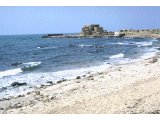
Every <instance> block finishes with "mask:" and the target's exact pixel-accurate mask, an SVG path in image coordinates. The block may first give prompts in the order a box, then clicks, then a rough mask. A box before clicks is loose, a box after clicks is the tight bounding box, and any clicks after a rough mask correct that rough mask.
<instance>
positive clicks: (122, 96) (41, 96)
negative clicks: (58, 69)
mask: <svg viewBox="0 0 160 120" xmlns="http://www.w3.org/2000/svg"><path fill="white" fill-rule="evenodd" d="M159 71H160V59H159V56H158V55H157V56H156V57H154V58H150V59H147V60H143V61H139V62H134V63H129V64H124V65H117V66H114V67H112V68H110V69H106V70H105V71H104V72H102V73H97V74H94V75H91V76H90V77H87V78H81V79H75V80H68V81H64V82H60V83H58V84H56V85H52V86H47V87H45V86H44V88H40V89H37V90H36V91H34V92H31V93H28V94H26V95H24V96H19V97H13V98H10V99H9V100H2V101H0V112H1V113H31V114H32V113H50V114H55V113H65V114H68V113H87V114H88V113H92V114H95V113H99V114H101V113H118V114H120V113H160V100H159V99H160V72H159Z"/></svg>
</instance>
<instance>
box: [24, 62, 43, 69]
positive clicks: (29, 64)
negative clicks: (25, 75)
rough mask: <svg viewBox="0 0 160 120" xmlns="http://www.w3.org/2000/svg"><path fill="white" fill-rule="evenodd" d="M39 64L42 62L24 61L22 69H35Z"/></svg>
mask: <svg viewBox="0 0 160 120" xmlns="http://www.w3.org/2000/svg"><path fill="white" fill-rule="evenodd" d="M39 65H41V62H27V63H22V65H21V66H22V68H21V69H22V70H23V71H28V70H33V69H35V68H37V67H38V66H39Z"/></svg>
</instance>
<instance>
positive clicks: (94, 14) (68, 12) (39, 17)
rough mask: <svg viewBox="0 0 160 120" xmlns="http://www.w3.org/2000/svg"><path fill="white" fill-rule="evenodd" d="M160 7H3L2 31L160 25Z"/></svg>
mask: <svg viewBox="0 0 160 120" xmlns="http://www.w3.org/2000/svg"><path fill="white" fill-rule="evenodd" d="M159 14H160V7H91V6H90V7H47V6H46V7H18V6H17V7H0V35H12V34H47V33H78V32H81V29H82V27H83V26H84V25H88V24H100V25H101V26H102V27H103V28H104V29H105V30H108V31H118V30H120V29H154V28H160V15H159Z"/></svg>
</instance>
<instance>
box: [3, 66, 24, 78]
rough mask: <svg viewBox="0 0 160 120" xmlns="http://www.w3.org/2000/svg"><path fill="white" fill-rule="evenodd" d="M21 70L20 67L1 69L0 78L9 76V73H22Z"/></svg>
mask: <svg viewBox="0 0 160 120" xmlns="http://www.w3.org/2000/svg"><path fill="white" fill-rule="evenodd" d="M22 72H23V71H22V69H21V68H16V69H11V70H6V71H2V72H0V78H3V77H7V76H11V75H17V74H19V73H22Z"/></svg>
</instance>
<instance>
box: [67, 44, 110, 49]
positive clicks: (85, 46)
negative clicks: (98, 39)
mask: <svg viewBox="0 0 160 120" xmlns="http://www.w3.org/2000/svg"><path fill="white" fill-rule="evenodd" d="M69 46H70V47H80V48H107V46H106V45H84V44H81V45H75V44H70V45H69Z"/></svg>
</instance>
